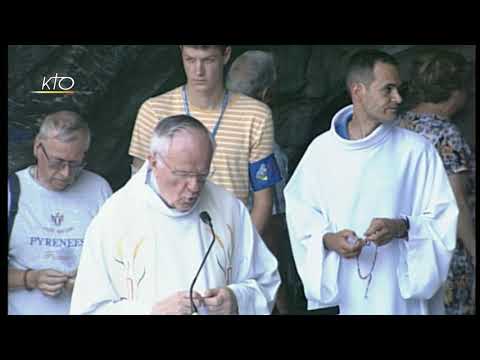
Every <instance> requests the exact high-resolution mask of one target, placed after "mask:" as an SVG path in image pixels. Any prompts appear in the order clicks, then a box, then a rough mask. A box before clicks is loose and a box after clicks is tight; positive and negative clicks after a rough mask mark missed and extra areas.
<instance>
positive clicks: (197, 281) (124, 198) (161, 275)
mask: <svg viewBox="0 0 480 360" xmlns="http://www.w3.org/2000/svg"><path fill="white" fill-rule="evenodd" d="M214 150H215V141H214V139H213V137H212V135H211V134H210V132H209V131H208V129H207V128H206V127H205V126H204V125H203V124H202V123H201V122H199V121H198V120H196V119H194V118H193V117H191V116H188V115H175V116H170V117H167V118H165V119H163V120H162V121H160V122H159V123H158V124H157V126H156V127H155V129H154V131H153V136H152V140H151V143H150V151H149V155H148V157H147V159H148V161H147V162H146V163H145V165H144V166H143V167H142V168H141V169H140V170H139V171H138V172H137V173H136V174H135V175H134V176H133V177H132V178H131V179H130V181H129V182H128V183H127V184H126V185H125V186H124V187H123V188H122V189H120V190H119V191H118V192H116V193H115V194H114V195H113V196H112V197H111V198H110V199H109V200H108V201H107V203H106V204H105V206H104V207H102V209H101V210H100V212H99V214H98V216H97V217H96V218H95V219H94V220H93V221H92V223H91V225H90V227H89V229H88V230H87V235H86V237H85V249H84V253H83V255H82V258H81V261H80V266H79V270H78V276H77V282H76V285H75V289H74V291H73V297H72V307H71V313H72V314H152V315H173V314H178V315H187V314H193V313H200V314H210V315H217V314H219V315H229V314H240V315H244V314H258V315H261V314H270V313H271V311H272V307H273V303H274V300H275V294H276V292H277V289H278V287H279V285H280V277H279V274H278V271H277V261H276V260H275V257H274V256H273V255H272V254H271V253H270V251H269V250H268V249H267V247H266V246H265V244H264V243H263V241H262V240H261V238H260V236H259V234H258V232H257V230H256V228H255V225H254V224H253V223H252V220H251V218H250V215H249V213H248V210H247V208H246V207H245V206H244V205H243V203H242V202H241V201H240V200H238V199H237V198H236V197H235V196H234V195H233V194H231V193H230V192H228V191H227V190H224V189H223V188H221V187H220V186H218V185H215V184H213V183H212V182H210V181H208V180H207V177H208V176H209V174H210V173H211V172H212V171H213V169H212V168H211V162H212V157H213V153H214Z"/></svg>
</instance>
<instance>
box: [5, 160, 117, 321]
mask: <svg viewBox="0 0 480 360" xmlns="http://www.w3.org/2000/svg"><path fill="white" fill-rule="evenodd" d="M30 169H31V168H30V167H28V168H26V169H23V170H21V171H18V172H17V173H16V174H17V176H18V179H19V182H20V189H21V192H20V197H19V199H18V212H17V216H16V217H15V222H14V224H13V227H12V232H11V236H10V239H9V249H8V266H9V268H14V269H20V270H25V269H32V270H41V269H54V270H57V271H60V272H64V273H70V272H72V271H74V270H76V268H77V266H78V263H79V261H80V255H81V252H82V249H83V240H84V236H85V232H86V230H87V227H88V226H89V224H90V222H91V220H92V219H93V218H94V217H95V215H96V214H97V212H98V210H99V209H100V207H101V206H102V205H103V203H104V202H105V200H106V199H107V198H108V197H109V196H110V195H111V194H112V189H111V188H110V185H109V184H108V182H107V181H106V180H105V179H104V178H103V177H101V176H99V175H97V174H94V173H92V172H90V171H88V170H82V171H81V173H80V175H79V177H78V178H77V179H76V181H75V182H74V183H73V184H72V185H70V186H68V187H67V188H66V189H65V190H63V191H53V190H49V189H47V188H45V187H43V186H42V185H40V184H39V183H38V182H37V181H36V180H35V179H34V178H33V177H32V175H31V173H30ZM7 192H8V198H9V199H8V212H9V213H10V207H11V204H10V201H11V199H10V197H11V196H10V187H8V190H7ZM70 300H71V293H69V292H67V291H63V290H62V292H61V293H60V294H59V295H58V296H55V297H51V296H46V295H44V294H43V293H42V292H41V291H40V290H38V289H33V290H32V291H27V290H26V289H24V288H17V289H9V291H8V313H9V314H20V315H40V314H42V315H66V314H68V312H69V309H70Z"/></svg>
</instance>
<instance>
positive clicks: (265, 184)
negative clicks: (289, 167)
mask: <svg viewBox="0 0 480 360" xmlns="http://www.w3.org/2000/svg"><path fill="white" fill-rule="evenodd" d="M248 175H249V177H250V185H251V186H252V189H253V191H260V190H263V189H266V188H269V187H271V186H273V185H275V184H276V183H277V182H279V181H280V180H282V176H281V175H280V169H279V168H278V165H277V161H276V160H275V156H274V155H273V154H271V155H269V156H267V157H266V158H264V159H262V160H258V161H256V162H254V163H251V164H250V165H249V168H248Z"/></svg>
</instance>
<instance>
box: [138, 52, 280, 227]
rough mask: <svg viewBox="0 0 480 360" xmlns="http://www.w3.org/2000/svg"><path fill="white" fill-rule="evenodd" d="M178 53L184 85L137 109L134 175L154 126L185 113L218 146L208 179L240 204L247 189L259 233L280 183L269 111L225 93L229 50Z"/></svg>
mask: <svg viewBox="0 0 480 360" xmlns="http://www.w3.org/2000/svg"><path fill="white" fill-rule="evenodd" d="M180 51H181V56H182V61H183V66H184V69H185V74H186V78H187V83H186V84H185V85H181V86H179V87H177V88H175V89H173V90H171V91H169V92H167V93H165V94H162V95H160V96H156V97H153V98H150V99H148V100H147V101H145V102H144V103H143V104H142V106H141V107H140V110H139V112H138V115H137V119H136V121H135V127H134V130H133V135H132V140H131V144H130V149H129V154H130V155H131V156H132V157H133V162H132V171H133V172H135V171H136V170H138V169H139V168H140V167H141V166H142V164H143V163H144V161H145V159H146V158H147V156H148V145H149V143H150V138H151V136H152V131H153V129H154V127H155V126H156V124H157V123H158V121H161V120H162V119H164V118H166V117H168V116H172V115H176V114H189V115H191V116H193V117H194V118H196V119H198V120H199V121H200V122H202V123H203V124H204V125H205V126H206V127H207V128H208V129H209V130H210V132H211V134H212V136H213V137H214V138H215V141H216V144H217V147H216V150H215V154H214V157H213V162H212V167H213V169H214V170H215V172H214V173H213V175H212V176H211V179H210V180H212V181H213V182H214V183H216V184H218V185H220V186H223V187H224V188H225V189H227V190H229V191H231V192H233V193H234V194H235V196H236V197H237V198H239V199H240V200H242V201H243V202H244V204H246V203H247V199H248V191H249V184H250V185H251V187H252V189H253V190H254V195H253V207H252V210H251V216H252V220H253V223H254V224H255V226H256V228H257V230H258V232H259V233H260V234H262V233H263V231H264V229H265V226H266V225H267V223H268V221H269V219H270V216H271V213H272V189H271V188H272V186H273V185H275V183H277V182H278V181H280V180H281V176H280V172H279V170H278V166H277V164H276V161H275V158H274V156H273V139H274V134H273V122H272V113H271V110H270V108H269V107H268V106H267V105H265V104H263V103H262V102H260V101H258V100H255V99H253V98H251V97H248V96H245V95H242V94H240V93H236V92H230V91H227V90H226V88H225V85H224V75H223V74H224V67H225V65H226V64H227V63H228V61H229V59H230V55H231V47H230V46H228V45H180ZM176 170H181V169H176Z"/></svg>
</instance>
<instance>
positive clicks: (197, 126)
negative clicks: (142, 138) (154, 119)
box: [150, 114, 216, 155]
mask: <svg viewBox="0 0 480 360" xmlns="http://www.w3.org/2000/svg"><path fill="white" fill-rule="evenodd" d="M191 129H194V130H198V131H200V132H202V133H204V134H205V136H207V137H208V139H209V140H210V145H211V150H212V154H213V152H214V151H215V147H216V144H215V140H214V138H213V136H212V134H210V131H208V129H207V128H206V127H205V125H203V124H202V123H201V122H200V121H198V120H197V119H195V118H194V117H192V116H189V115H183V114H182V115H174V116H169V117H166V118H165V119H163V120H161V121H159V122H158V124H157V126H156V127H155V129H154V130H153V135H152V140H151V141H150V154H152V155H155V154H157V153H160V154H161V155H166V154H167V152H168V149H169V147H170V144H171V142H172V139H173V138H174V137H175V135H176V134H177V133H179V132H184V131H188V130H191Z"/></svg>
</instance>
